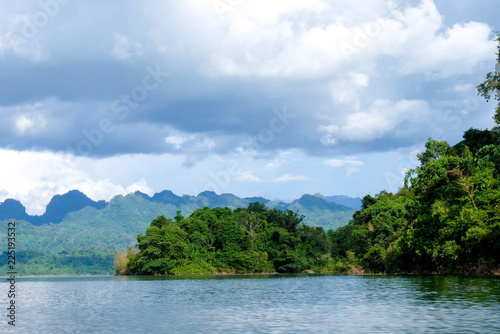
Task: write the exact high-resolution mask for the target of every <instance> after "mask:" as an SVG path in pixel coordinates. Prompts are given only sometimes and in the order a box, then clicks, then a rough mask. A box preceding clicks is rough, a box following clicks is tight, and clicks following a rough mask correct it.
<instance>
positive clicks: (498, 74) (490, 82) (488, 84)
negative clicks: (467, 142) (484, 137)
mask: <svg viewBox="0 0 500 334" xmlns="http://www.w3.org/2000/svg"><path fill="white" fill-rule="evenodd" d="M495 41H497V42H498V51H497V64H496V65H495V71H494V72H489V73H488V74H486V80H485V81H484V82H483V83H482V84H480V85H478V86H477V91H478V95H481V96H482V97H484V98H485V99H486V101H489V100H490V99H491V94H493V95H494V96H495V100H497V101H498V105H497V108H496V110H495V115H494V116H493V119H494V120H495V123H496V124H498V125H499V126H500V32H497V38H496V39H495Z"/></svg>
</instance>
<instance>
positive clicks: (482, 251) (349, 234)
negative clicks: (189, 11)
mask: <svg viewBox="0 0 500 334" xmlns="http://www.w3.org/2000/svg"><path fill="white" fill-rule="evenodd" d="M471 134H473V135H471ZM479 134H483V135H482V136H479ZM492 138H493V137H492V134H491V132H490V131H488V130H484V131H480V130H474V129H470V130H468V131H467V132H466V133H465V135H464V140H463V141H462V142H460V143H458V144H457V145H455V146H453V147H450V146H449V145H448V143H446V142H443V141H442V142H438V141H435V140H432V139H430V140H429V141H428V142H427V143H426V150H425V151H424V152H423V153H421V154H419V155H418V158H419V160H420V162H421V165H420V166H419V167H417V168H415V169H414V170H410V171H409V172H408V173H407V175H406V179H405V187H404V188H403V189H401V190H400V191H399V192H398V193H397V194H391V193H387V192H385V191H382V192H381V193H379V194H377V195H376V196H375V197H372V196H369V195H368V196H366V197H365V198H363V207H362V209H361V210H360V211H358V212H356V213H355V214H354V216H353V219H352V220H351V222H350V223H349V224H348V225H346V226H344V227H341V228H339V229H337V230H336V231H329V232H328V241H329V243H330V249H331V251H332V257H333V258H341V259H342V258H346V257H347V254H348V252H353V253H354V254H355V255H356V257H357V259H358V260H359V261H360V264H362V266H363V267H364V268H365V269H367V270H369V271H372V272H420V273H422V272H444V273H450V272H456V273H467V272H476V273H477V272H484V271H486V272H487V271H489V270H491V269H493V268H496V267H498V266H499V265H500V173H499V168H498V167H499V164H498V162H499V161H500V146H499V145H498V144H492V143H491V142H492ZM469 145H470V146H471V147H473V150H471V149H469Z"/></svg>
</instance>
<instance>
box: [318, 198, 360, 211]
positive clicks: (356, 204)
mask: <svg viewBox="0 0 500 334" xmlns="http://www.w3.org/2000/svg"><path fill="white" fill-rule="evenodd" d="M326 199H327V200H328V201H330V202H333V203H337V204H342V205H345V206H347V207H348V208H351V209H354V210H361V198H360V197H347V196H326Z"/></svg>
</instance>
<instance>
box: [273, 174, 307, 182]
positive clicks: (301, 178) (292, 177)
mask: <svg viewBox="0 0 500 334" xmlns="http://www.w3.org/2000/svg"><path fill="white" fill-rule="evenodd" d="M308 179H309V178H308V177H306V176H304V175H293V174H289V173H287V174H284V175H282V176H280V177H277V178H274V179H273V180H272V182H275V183H281V182H294V181H307V180H308Z"/></svg>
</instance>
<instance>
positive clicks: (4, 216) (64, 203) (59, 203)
mask: <svg viewBox="0 0 500 334" xmlns="http://www.w3.org/2000/svg"><path fill="white" fill-rule="evenodd" d="M106 205H107V203H106V202H105V201H99V202H95V201H93V200H91V199H90V198H88V197H87V196H86V195H85V194H83V193H82V192H80V191H78V190H71V191H69V192H68V193H66V194H64V195H55V196H54V197H52V199H51V200H50V202H49V204H48V205H47V208H46V209H45V213H44V214H43V215H41V216H30V215H28V214H27V213H26V208H25V207H24V206H23V205H22V204H21V202H19V201H17V200H14V199H7V200H5V201H4V202H3V203H0V221H1V220H9V219H16V220H24V221H27V222H29V223H31V224H32V225H36V226H39V225H43V224H50V223H53V224H59V223H60V222H62V220H63V218H64V217H66V215H67V214H68V213H70V212H75V211H79V210H81V209H83V208H85V207H87V206H90V207H93V208H96V209H102V208H104V207H105V206H106Z"/></svg>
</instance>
